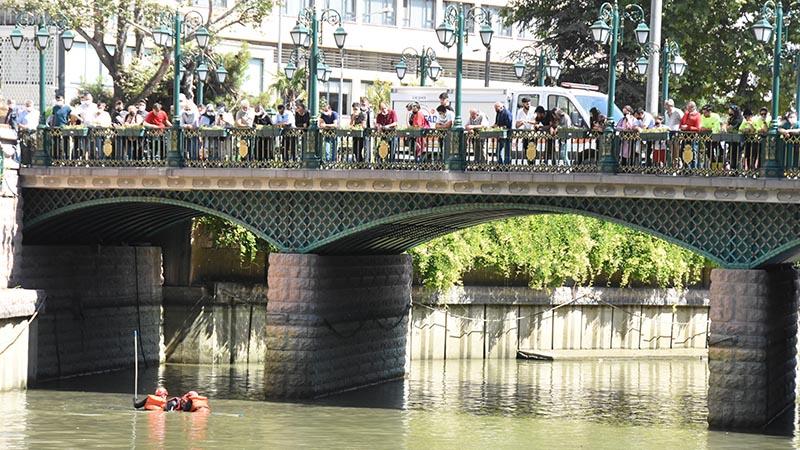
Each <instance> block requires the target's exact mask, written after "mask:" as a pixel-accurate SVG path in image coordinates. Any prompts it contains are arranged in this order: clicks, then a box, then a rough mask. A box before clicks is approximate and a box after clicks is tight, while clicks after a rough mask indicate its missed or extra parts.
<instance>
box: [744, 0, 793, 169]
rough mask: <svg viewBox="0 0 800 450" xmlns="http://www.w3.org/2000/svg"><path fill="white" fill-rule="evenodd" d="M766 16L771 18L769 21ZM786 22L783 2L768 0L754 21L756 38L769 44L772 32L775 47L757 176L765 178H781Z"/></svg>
mask: <svg viewBox="0 0 800 450" xmlns="http://www.w3.org/2000/svg"><path fill="white" fill-rule="evenodd" d="M769 19H773V20H774V22H773V23H772V24H770V23H769ZM785 27H786V24H785V23H784V20H783V5H782V4H781V2H780V1H778V2H773V1H772V0H767V1H766V2H765V3H764V6H763V7H762V8H761V19H760V20H758V21H756V23H754V24H753V27H752V29H753V34H755V36H756V40H758V41H759V42H763V43H765V44H768V43H769V42H770V40H772V38H773V34H774V39H775V42H774V50H773V53H772V123H770V127H769V131H767V141H766V143H765V145H764V155H763V157H762V158H761V167H760V169H759V172H760V175H761V176H765V177H772V178H776V177H782V176H783V167H782V164H781V163H780V161H778V155H777V153H778V149H777V145H778V117H779V116H780V110H779V106H780V105H779V102H780V92H781V57H782V56H784V55H783V47H782V45H783V33H784V31H785Z"/></svg>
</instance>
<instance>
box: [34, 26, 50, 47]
mask: <svg viewBox="0 0 800 450" xmlns="http://www.w3.org/2000/svg"><path fill="white" fill-rule="evenodd" d="M34 38H35V39H36V41H35V42H36V48H38V49H39V50H44V49H46V48H47V45H48V44H49V43H50V32H48V31H47V28H45V27H44V25H42V26H40V27H39V29H38V30H36V35H35V36H34Z"/></svg>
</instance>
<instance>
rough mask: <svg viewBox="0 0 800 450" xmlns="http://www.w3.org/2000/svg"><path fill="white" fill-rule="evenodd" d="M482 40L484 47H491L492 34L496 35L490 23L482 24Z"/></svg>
mask: <svg viewBox="0 0 800 450" xmlns="http://www.w3.org/2000/svg"><path fill="white" fill-rule="evenodd" d="M480 35H481V42H482V43H483V46H484V47H489V46H490V45H492V36H493V35H494V30H492V27H490V26H489V25H488V24H485V23H484V24H483V25H482V26H481V31H480Z"/></svg>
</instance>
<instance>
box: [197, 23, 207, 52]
mask: <svg viewBox="0 0 800 450" xmlns="http://www.w3.org/2000/svg"><path fill="white" fill-rule="evenodd" d="M194 39H195V40H196V41H197V46H198V47H200V48H201V49H203V50H205V49H206V47H208V42H209V40H210V39H211V33H209V32H208V29H207V28H206V27H200V28H198V29H197V31H195V32H194Z"/></svg>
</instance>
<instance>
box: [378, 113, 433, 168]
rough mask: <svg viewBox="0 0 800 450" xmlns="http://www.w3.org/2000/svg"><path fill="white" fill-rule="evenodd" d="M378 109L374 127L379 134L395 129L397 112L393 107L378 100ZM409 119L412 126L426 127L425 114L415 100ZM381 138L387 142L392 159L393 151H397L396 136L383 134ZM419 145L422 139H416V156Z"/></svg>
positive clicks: (418, 153)
mask: <svg viewBox="0 0 800 450" xmlns="http://www.w3.org/2000/svg"><path fill="white" fill-rule="evenodd" d="M378 110H379V111H378V114H377V115H376V116H375V129H377V130H378V132H379V133H381V134H383V133H387V132H391V131H393V130H395V129H397V113H396V112H395V111H394V110H393V109H391V108H389V105H388V104H387V103H386V102H380V103H379V104H378ZM410 120H411V122H410V125H411V126H412V127H420V128H427V127H428V121H427V120H425V116H424V115H422V113H421V112H420V107H419V103H416V102H415V103H414V104H413V105H412V108H411V119H410ZM381 140H382V141H384V142H386V143H387V144H389V160H390V161H394V158H395V152H396V151H397V137H386V136H383V137H382V138H381ZM421 147H422V139H418V140H417V149H416V154H417V157H419V156H420V155H421V154H422V150H421Z"/></svg>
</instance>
